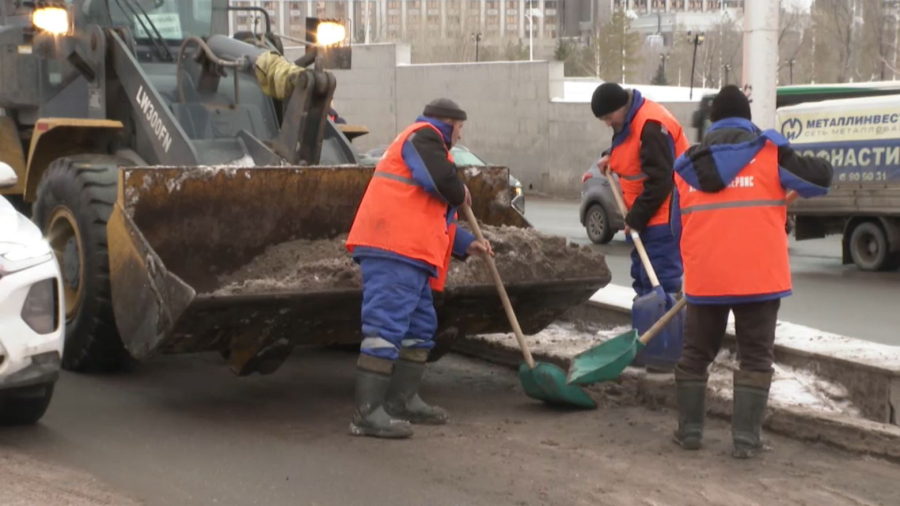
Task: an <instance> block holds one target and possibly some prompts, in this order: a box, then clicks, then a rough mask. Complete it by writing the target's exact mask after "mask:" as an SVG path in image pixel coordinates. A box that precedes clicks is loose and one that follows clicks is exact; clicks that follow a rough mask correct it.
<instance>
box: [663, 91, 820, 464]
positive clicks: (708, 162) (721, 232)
mask: <svg viewBox="0 0 900 506" xmlns="http://www.w3.org/2000/svg"><path fill="white" fill-rule="evenodd" d="M710 119H711V120H712V121H713V124H712V126H710V128H709V131H708V132H707V134H706V136H705V137H704V140H703V143H702V144H700V145H697V146H693V147H691V148H690V149H689V150H688V151H687V152H685V153H684V154H683V155H682V156H681V157H680V158H679V159H678V160H677V161H676V163H675V187H676V189H675V194H674V199H673V216H672V224H673V229H674V232H675V235H676V237H678V238H679V243H680V245H681V254H682V257H683V258H684V283H685V289H684V292H685V296H686V297H687V300H688V305H687V316H686V321H685V343H684V349H683V351H682V354H681V359H680V361H679V362H678V365H677V366H676V369H675V382H676V391H677V400H678V429H677V430H676V431H675V441H676V442H677V443H678V444H680V445H681V446H682V447H684V448H686V449H690V450H695V449H698V448H700V445H701V440H702V437H703V423H704V417H705V406H706V404H705V402H706V400H705V399H706V383H707V379H708V373H707V370H708V368H709V365H710V364H711V363H712V362H713V360H715V358H716V355H718V353H719V348H720V347H721V345H722V339H723V337H724V335H725V328H726V325H727V324H728V315H729V313H730V312H732V311H733V312H734V318H735V331H736V334H737V342H738V351H739V360H740V369H739V370H737V371H735V372H734V410H733V415H732V439H733V444H734V452H733V455H734V456H735V457H736V458H749V457H752V456H753V455H754V454H756V453H757V452H758V451H759V450H760V449H761V448H762V441H761V439H760V431H761V427H762V422H763V418H764V415H765V411H766V404H767V402H768V397H769V386H770V385H771V382H772V372H773V369H772V363H773V361H774V343H775V326H776V324H777V321H778V309H779V307H780V304H781V299H782V298H783V297H787V296H788V295H790V294H791V269H790V261H789V258H788V238H787V234H786V232H785V222H786V219H787V205H786V201H785V197H786V192H787V191H788V190H793V191H796V192H797V193H798V194H799V195H800V196H802V197H815V196H819V195H824V194H826V193H827V192H828V187H829V185H830V184H831V178H832V172H833V170H832V167H831V164H830V163H829V162H828V161H827V160H825V159H822V158H816V157H813V156H800V155H798V154H797V153H796V152H795V151H794V150H793V149H791V147H790V145H789V143H788V141H787V140H786V139H785V138H784V137H782V136H781V135H780V134H778V133H777V132H775V131H774V130H767V131H765V132H761V131H760V130H759V129H758V128H757V127H756V126H755V125H754V124H753V123H752V122H751V121H750V119H751V116H750V102H749V101H748V99H747V97H746V96H745V95H744V94H743V92H741V90H740V89H739V88H738V87H737V86H726V87H724V88H722V90H721V91H720V92H719V94H718V95H717V96H716V98H715V99H714V100H713V103H712V110H711V114H710Z"/></svg>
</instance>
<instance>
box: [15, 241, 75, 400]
mask: <svg viewBox="0 0 900 506" xmlns="http://www.w3.org/2000/svg"><path fill="white" fill-rule="evenodd" d="M45 280H53V282H54V284H55V285H56V290H55V299H56V301H55V310H56V325H55V329H54V330H53V331H51V332H50V333H48V334H39V333H38V332H36V331H35V330H34V329H32V328H31V326H29V325H28V323H26V321H25V320H24V319H23V318H22V309H23V308H24V307H25V303H26V299H27V298H28V294H29V291H30V290H31V288H32V286H34V285H35V284H37V283H40V282H42V281H45ZM62 293H63V290H62V286H61V281H60V275H59V267H58V266H57V263H56V260H55V259H52V258H51V259H50V260H48V261H47V262H44V263H42V264H39V265H36V266H34V267H30V268H28V269H25V270H22V271H19V272H14V273H12V274H7V275H5V276H3V277H0V390H6V389H11V388H20V387H28V386H33V385H40V384H47V383H52V382H54V381H56V379H57V378H58V377H59V370H60V362H61V359H62V353H63V343H64V339H65V321H66V319H65V303H64V302H63V300H62Z"/></svg>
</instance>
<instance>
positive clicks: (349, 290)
mask: <svg viewBox="0 0 900 506" xmlns="http://www.w3.org/2000/svg"><path fill="white" fill-rule="evenodd" d="M372 170H373V169H372V168H368V167H358V166H339V167H272V168H268V167H251V168H236V167H222V168H211V167H180V168H179V167H129V168H124V167H123V168H121V169H120V171H119V195H118V200H117V203H116V205H115V206H114V209H113V213H112V216H111V218H110V220H109V223H108V225H107V231H108V237H109V261H110V283H111V287H112V294H113V309H114V312H115V317H116V322H117V325H118V328H119V333H120V335H121V336H122V340H123V344H124V345H125V347H126V349H128V351H129V352H130V353H131V354H132V356H134V357H135V358H138V359H141V358H144V357H147V356H149V355H152V354H175V353H192V352H202V351H220V352H223V354H225V355H226V356H228V357H229V361H230V362H232V366H233V367H234V368H235V370H236V372H238V373H239V374H246V373H248V372H252V370H250V369H248V367H247V366H246V364H247V363H249V362H250V361H251V359H252V358H253V357H257V356H260V355H264V354H265V353H266V351H267V350H271V349H275V348H278V349H292V348H293V347H295V346H300V345H323V344H341V343H347V344H350V343H358V342H359V341H360V340H361V339H362V337H361V335H360V317H359V315H360V303H361V299H362V294H361V289H360V288H359V287H358V286H350V287H347V286H325V287H317V288H316V289H315V290H298V291H271V292H266V291H262V292H260V291H256V292H254V293H251V294H231V293H229V292H227V291H224V292H223V291H222V284H223V281H222V279H223V276H224V275H226V274H228V273H231V272H234V271H236V270H238V269H240V268H242V267H243V266H245V265H247V264H249V263H250V262H251V261H252V260H253V259H254V258H256V257H257V256H259V255H260V254H262V253H263V252H265V251H266V250H267V248H269V247H270V246H273V245H278V244H282V243H287V242H288V241H295V240H298V239H307V240H323V239H334V238H337V237H340V236H341V235H342V234H346V233H347V232H348V231H349V230H350V226H351V224H352V222H353V218H354V216H355V214H356V210H357V207H358V205H359V202H360V201H361V199H362V196H363V193H364V192H365V190H366V186H367V184H368V182H369V180H370V178H371V175H372ZM461 176H462V178H463V179H464V180H465V181H466V184H467V185H468V187H469V189H470V191H471V193H472V197H473V201H474V206H473V209H474V211H475V214H476V216H477V217H478V218H479V220H480V221H482V222H484V223H485V224H488V225H507V226H511V227H529V226H530V225H529V224H528V222H527V221H526V220H525V219H524V217H523V216H522V215H521V214H519V213H518V212H517V211H516V210H514V209H513V208H512V207H511V206H510V199H511V193H510V188H509V183H508V170H507V169H504V168H478V169H475V168H470V169H465V170H461ZM348 258H349V257H348ZM583 274H584V275H583V276H576V277H574V278H573V279H566V280H558V279H552V280H529V281H528V282H523V283H518V284H516V283H512V284H510V285H509V287H508V290H509V295H510V298H511V299H512V302H513V305H514V306H515V309H516V311H517V313H518V314H520V315H521V322H520V323H521V326H522V328H523V330H524V332H525V333H535V332H538V331H540V330H542V329H543V328H544V327H546V326H547V325H549V324H550V323H551V322H552V321H553V320H555V319H556V318H558V317H559V316H560V315H561V314H562V313H563V312H564V311H565V310H567V309H568V308H570V307H571V306H573V305H576V304H579V303H581V302H583V301H585V300H587V299H588V298H589V297H590V295H591V294H593V293H594V292H595V291H596V290H598V289H599V288H600V287H602V286H603V285H605V284H606V283H607V282H608V281H609V279H608V276H607V275H604V276H601V275H597V274H596V273H594V272H585V273H583ZM435 305H436V308H437V311H438V316H439V320H440V330H439V334H441V333H443V332H444V331H445V330H447V329H452V330H454V332H449V333H445V334H447V335H458V334H460V333H470V334H475V333H485V332H503V331H509V330H510V329H509V323H508V322H507V320H506V316H505V313H504V311H503V307H502V305H501V304H500V301H499V299H498V298H497V295H496V290H495V288H494V287H493V286H492V285H491V284H489V283H484V284H476V285H460V286H449V287H448V288H447V290H446V291H445V292H444V293H442V294H439V295H438V296H437V297H436V300H435Z"/></svg>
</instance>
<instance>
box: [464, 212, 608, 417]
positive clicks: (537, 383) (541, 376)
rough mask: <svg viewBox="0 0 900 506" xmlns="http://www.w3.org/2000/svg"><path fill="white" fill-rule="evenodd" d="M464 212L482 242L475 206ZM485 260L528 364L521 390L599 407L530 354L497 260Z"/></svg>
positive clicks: (556, 400) (551, 400) (521, 368)
mask: <svg viewBox="0 0 900 506" xmlns="http://www.w3.org/2000/svg"><path fill="white" fill-rule="evenodd" d="M462 212H463V214H464V215H465V217H466V221H468V222H469V226H470V227H472V231H473V232H474V233H475V237H477V238H478V240H479V241H484V235H483V234H482V233H481V228H480V227H479V226H478V222H477V221H476V220H475V215H474V214H472V209H471V208H470V207H469V206H467V205H463V206H462ZM484 260H485V262H487V266H488V268H489V270H490V272H491V277H493V278H494V285H496V287H497V293H498V294H499V295H500V300H501V301H502V302H503V309H504V310H505V311H506V316H507V317H508V318H509V324H510V326H511V327H512V329H513V332H514V333H515V334H516V340H518V341H519V347H520V348H521V349H522V356H523V357H524V358H525V363H524V364H522V365H520V366H519V381H520V382H521V383H522V389H523V390H525V394H526V395H528V397H531V398H532V399H537V400H540V401H544V402H546V403H547V404H556V405H563V406H575V407H579V408H586V409H593V408H596V407H597V403H595V402H594V399H592V398H591V397H590V396H589V395H588V394H586V393H585V392H584V390H582V389H581V388H580V387H577V386H575V385H568V384H566V373H565V372H564V371H563V370H562V369H560V368H559V367H557V366H555V365H553V364H548V363H544V362H535V361H534V358H533V357H532V356H531V350H529V349H528V345H527V344H526V343H525V336H524V335H523V334H522V329H521V328H520V327H519V320H518V318H516V313H515V311H513V307H512V304H511V303H510V301H509V296H508V295H507V294H506V288H504V287H503V281H502V280H501V279H500V273H499V272H498V271H497V266H496V265H495V264H494V259H493V258H492V257H491V256H490V255H485V257H484Z"/></svg>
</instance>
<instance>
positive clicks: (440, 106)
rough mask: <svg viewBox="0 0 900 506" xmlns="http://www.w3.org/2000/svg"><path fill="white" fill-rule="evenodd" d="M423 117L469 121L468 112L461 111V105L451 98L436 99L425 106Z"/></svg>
mask: <svg viewBox="0 0 900 506" xmlns="http://www.w3.org/2000/svg"><path fill="white" fill-rule="evenodd" d="M422 115H423V116H427V117H429V118H446V119H459V120H463V121H465V120H467V119H468V116H466V111H464V110H462V109H460V107H459V105H458V104H457V103H456V102H454V101H452V100H450V99H449V98H436V99H434V100H432V101H431V102H429V103H428V105H426V106H425V111H424V112H423V113H422Z"/></svg>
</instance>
